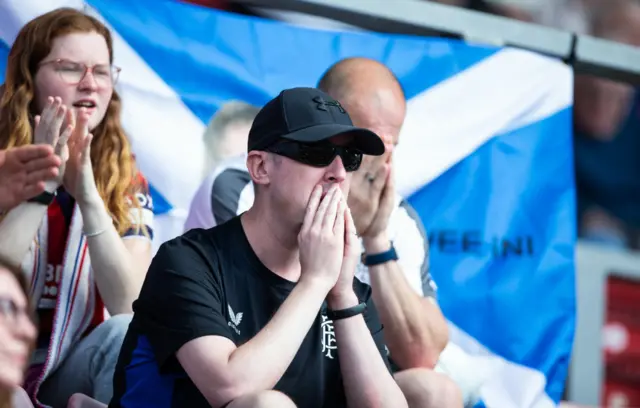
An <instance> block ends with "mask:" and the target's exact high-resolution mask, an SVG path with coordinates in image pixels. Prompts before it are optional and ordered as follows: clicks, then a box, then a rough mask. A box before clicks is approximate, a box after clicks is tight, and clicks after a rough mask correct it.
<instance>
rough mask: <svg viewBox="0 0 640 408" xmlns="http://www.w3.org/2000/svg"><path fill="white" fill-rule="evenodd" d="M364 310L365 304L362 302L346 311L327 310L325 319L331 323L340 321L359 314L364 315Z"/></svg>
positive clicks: (365, 308)
mask: <svg viewBox="0 0 640 408" xmlns="http://www.w3.org/2000/svg"><path fill="white" fill-rule="evenodd" d="M365 310H367V304H366V303H364V302H363V303H359V304H357V305H355V306H353V307H349V308H347V309H340V310H330V309H327V317H328V318H329V320H333V321H336V320H342V319H347V318H349V317H353V316H356V315H359V314H361V313H364V311H365Z"/></svg>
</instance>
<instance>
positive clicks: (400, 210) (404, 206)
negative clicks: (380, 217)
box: [391, 196, 427, 239]
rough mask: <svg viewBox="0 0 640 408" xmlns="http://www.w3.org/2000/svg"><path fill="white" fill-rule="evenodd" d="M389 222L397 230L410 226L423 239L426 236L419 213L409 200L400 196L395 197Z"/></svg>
mask: <svg viewBox="0 0 640 408" xmlns="http://www.w3.org/2000/svg"><path fill="white" fill-rule="evenodd" d="M391 222H392V223H393V224H394V225H393V226H394V227H395V228H396V229H398V230H399V231H406V229H407V228H411V229H413V230H416V231H418V232H419V233H420V235H421V236H422V238H423V239H425V238H426V237H427V232H426V229H425V226H424V223H423V222H422V219H421V218H420V215H419V214H418V212H417V211H416V209H415V208H414V207H413V206H412V205H411V203H409V201H407V200H405V199H404V198H402V197H400V196H398V197H396V208H395V209H394V212H393V214H392V218H391Z"/></svg>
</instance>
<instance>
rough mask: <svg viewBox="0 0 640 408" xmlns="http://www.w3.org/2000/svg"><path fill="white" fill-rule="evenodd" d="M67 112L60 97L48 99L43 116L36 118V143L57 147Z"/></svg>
mask: <svg viewBox="0 0 640 408" xmlns="http://www.w3.org/2000/svg"><path fill="white" fill-rule="evenodd" d="M66 112H67V107H66V106H64V105H63V104H62V99H61V98H60V97H55V98H52V97H49V98H47V104H46V106H45V107H44V109H43V110H42V114H41V115H39V116H36V117H35V132H34V142H35V143H39V144H49V145H51V146H55V145H56V144H57V142H58V137H59V135H60V128H61V126H62V122H63V121H64V118H65V115H66Z"/></svg>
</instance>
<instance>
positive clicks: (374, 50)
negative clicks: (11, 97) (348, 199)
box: [0, 0, 575, 408]
mask: <svg viewBox="0 0 640 408" xmlns="http://www.w3.org/2000/svg"><path fill="white" fill-rule="evenodd" d="M60 6H73V7H79V8H82V7H86V10H87V12H89V13H91V14H93V15H95V16H97V17H98V18H100V19H101V20H102V21H104V22H105V23H106V24H107V25H108V26H109V27H110V28H111V29H112V30H113V34H114V38H115V62H116V64H117V65H118V66H120V67H122V68H123V70H122V74H121V76H120V81H119V84H118V91H119V92H120V94H121V96H122V97H123V100H124V112H123V123H124V126H125V128H126V130H127V132H128V134H129V136H130V138H131V140H132V143H133V147H134V151H135V153H136V155H137V160H138V163H139V166H140V168H141V170H142V171H143V173H144V174H145V175H146V177H147V178H148V179H149V182H150V184H151V186H152V193H153V198H154V204H155V208H156V212H157V223H156V226H155V231H156V237H157V239H158V242H156V245H157V244H159V243H160V242H161V241H162V240H166V239H169V238H172V237H174V236H176V235H178V234H180V233H181V232H182V227H183V223H184V219H185V216H186V213H187V210H188V208H189V203H190V200H191V198H192V196H193V194H194V192H195V191H196V189H197V187H198V186H199V184H200V181H201V180H200V176H201V168H202V165H203V158H202V155H203V146H202V142H201V135H202V132H203V130H204V127H205V124H206V123H207V122H208V120H209V118H210V117H211V116H212V115H213V114H214V112H215V111H216V109H218V108H219V107H220V106H221V104H223V103H224V102H225V101H227V100H230V99H240V100H245V101H247V102H250V103H253V104H256V105H261V104H264V103H265V102H266V101H268V100H269V99H270V98H272V97H273V96H275V95H276V94H277V93H278V92H279V91H280V90H282V89H283V88H289V87H294V86H314V85H315V84H316V83H317V81H318V79H319V77H320V76H321V74H322V73H323V72H324V71H325V70H326V69H327V68H328V67H329V66H330V65H331V64H333V63H334V62H336V61H338V60H339V59H341V58H344V57H349V56H365V57H370V58H374V59H377V60H380V61H382V62H383V63H385V64H386V65H387V66H389V67H390V68H391V69H392V70H393V71H394V72H395V73H396V75H397V76H398V77H399V79H400V81H401V82H402V85H403V87H404V89H405V91H406V95H407V98H408V106H409V108H408V115H407V119H406V124H405V126H404V129H403V132H402V135H401V142H400V146H399V147H398V149H397V151H396V157H395V165H396V167H397V169H396V170H397V171H396V174H397V183H398V185H399V186H400V189H401V193H402V194H403V195H405V196H406V197H408V198H409V200H410V202H411V203H412V204H413V205H414V206H415V208H416V209H417V211H418V213H419V214H420V216H421V217H422V219H423V221H424V223H425V225H426V227H427V231H428V234H429V238H430V242H431V264H432V272H433V277H434V279H435V280H436V282H437V284H438V286H439V301H440V304H441V306H442V309H443V311H444V313H445V315H446V316H447V318H448V319H449V321H450V323H451V339H452V341H454V342H456V343H457V344H459V345H460V346H461V347H462V348H464V349H465V350H466V351H467V352H469V353H470V354H473V355H477V356H484V357H485V358H486V361H487V365H490V366H491V367H487V368H488V370H489V368H490V370H489V371H490V372H491V375H490V376H489V378H488V379H486V381H485V382H484V383H483V385H482V387H481V391H480V396H481V398H482V401H483V403H484V405H486V406H489V407H499V408H504V407H517V408H523V407H550V406H554V405H555V403H557V401H558V400H559V399H560V397H561V394H562V391H563V388H564V382H565V377H566V374H567V366H568V361H569V357H570V351H571V346H572V341H573V332H574V322H575V295H574V293H575V292H574V264H573V251H574V241H575V213H574V184H573V176H572V148H571V137H572V134H571V106H572V72H571V70H570V69H569V68H568V67H566V66H565V65H563V64H562V63H560V62H558V61H555V60H552V59H549V58H546V57H542V56H538V55H535V54H532V53H529V52H524V51H518V50H513V49H506V48H505V49H501V48H493V47H485V46H476V45H467V44H464V43H462V42H458V41H453V40H445V39H425V38H416V37H408V36H391V35H379V34H373V33H362V32H357V33H356V32H351V33H339V32H333V31H314V30H310V29H305V28H301V27H295V26H289V25H285V24H283V23H279V22H275V21H266V20H260V19H255V18H247V17H242V16H237V15H231V14H226V13H223V12H217V11H214V10H210V9H206V8H202V7H198V6H193V5H188V4H183V3H179V2H177V1H164V0H163V1H158V0H136V1H126V0H89V1H88V2H86V4H85V3H83V2H82V1H81V0H47V1H44V0H3V1H2V2H0V73H2V74H3V75H4V69H5V65H6V55H7V53H8V49H9V47H10V45H11V43H12V42H13V40H14V38H15V36H16V35H17V33H18V30H19V29H20V27H21V26H22V25H23V24H24V23H26V22H27V21H28V20H29V19H31V18H33V17H35V16H37V15H39V14H41V13H44V12H46V11H49V10H51V9H53V8H56V7H60Z"/></svg>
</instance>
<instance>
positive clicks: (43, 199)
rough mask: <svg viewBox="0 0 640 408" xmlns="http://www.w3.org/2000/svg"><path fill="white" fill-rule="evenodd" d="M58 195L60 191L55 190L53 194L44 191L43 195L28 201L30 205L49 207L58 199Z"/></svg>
mask: <svg viewBox="0 0 640 408" xmlns="http://www.w3.org/2000/svg"><path fill="white" fill-rule="evenodd" d="M56 195H58V191H57V190H54V192H53V193H50V192H48V191H43V192H42V193H40V194H38V195H37V196H35V197H31V198H30V199H28V200H27V202H29V203H38V204H42V205H46V206H49V205H51V203H52V202H53V200H54V199H55V198H56Z"/></svg>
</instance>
